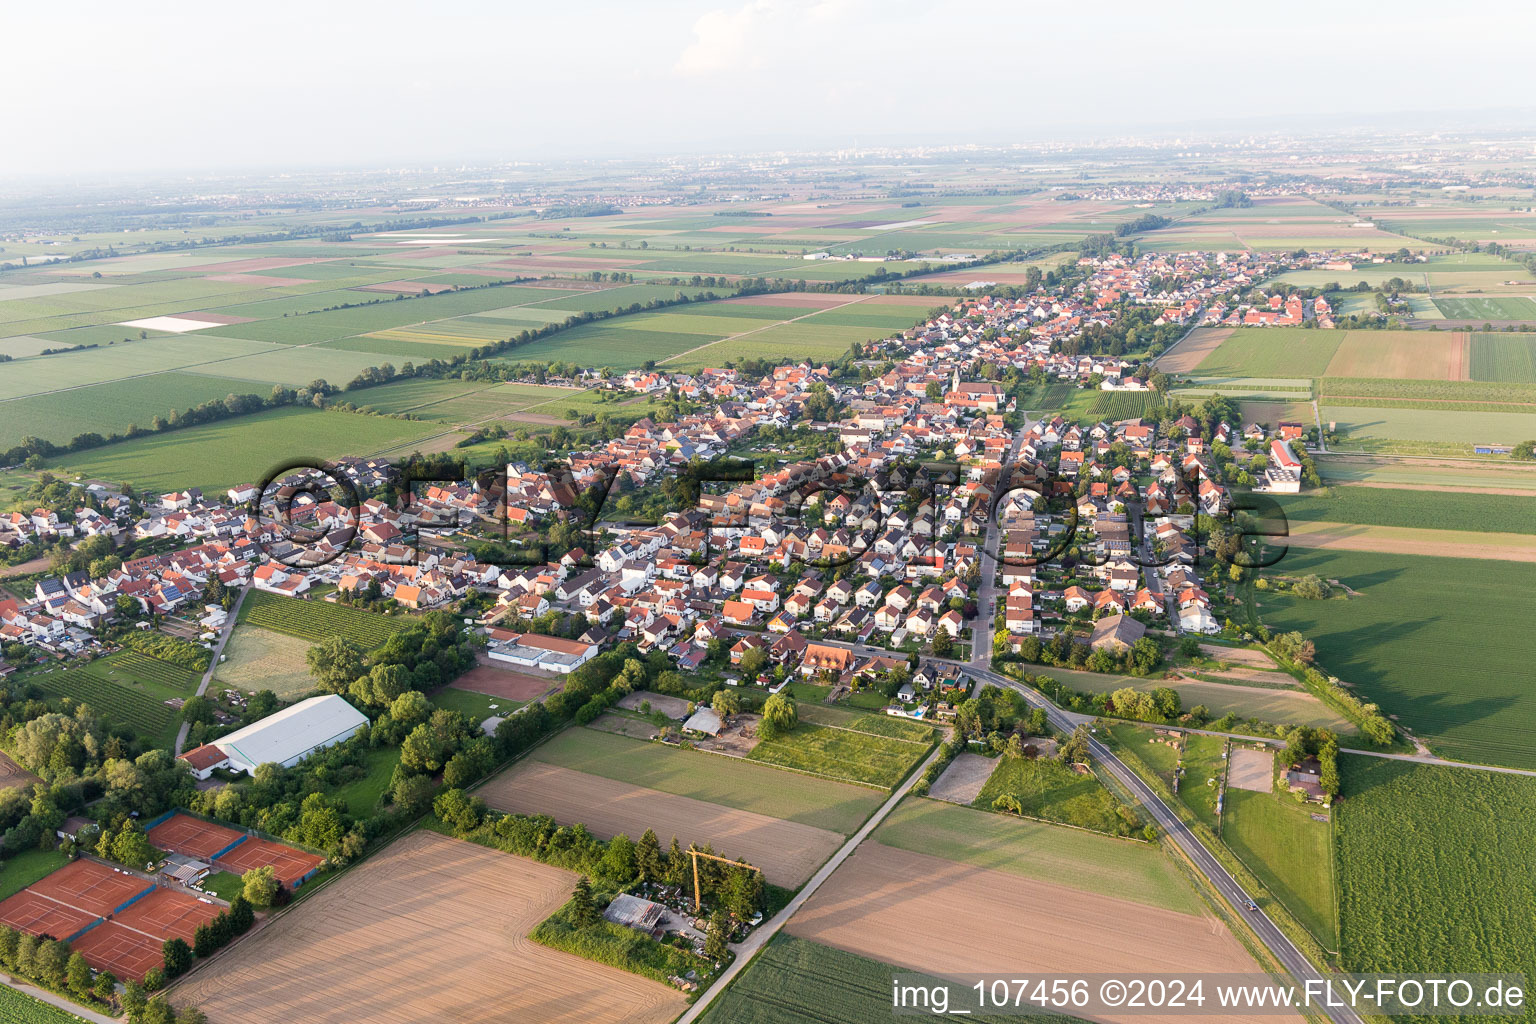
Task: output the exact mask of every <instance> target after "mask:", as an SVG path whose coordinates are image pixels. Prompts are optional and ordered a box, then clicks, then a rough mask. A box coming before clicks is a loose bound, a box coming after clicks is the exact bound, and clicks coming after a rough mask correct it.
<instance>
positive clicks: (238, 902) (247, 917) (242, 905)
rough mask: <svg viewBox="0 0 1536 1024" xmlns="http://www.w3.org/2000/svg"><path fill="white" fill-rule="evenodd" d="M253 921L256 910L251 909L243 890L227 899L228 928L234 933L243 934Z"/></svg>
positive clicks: (249, 928) (254, 921)
mask: <svg viewBox="0 0 1536 1024" xmlns="http://www.w3.org/2000/svg"><path fill="white" fill-rule="evenodd" d="M255 923H256V912H255V911H254V910H252V909H251V901H250V900H248V899H246V898H245V894H244V893H243V892H242V893H239V894H237V895H236V896H235V898H234V899H232V900H230V901H229V930H230V931H231V932H233V933H234V934H235V935H244V934H245V933H246V932H248V931H250V930H251V925H253V924H255Z"/></svg>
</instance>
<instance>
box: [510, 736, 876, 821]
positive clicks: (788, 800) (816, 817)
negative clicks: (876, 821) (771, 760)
mask: <svg viewBox="0 0 1536 1024" xmlns="http://www.w3.org/2000/svg"><path fill="white" fill-rule="evenodd" d="M531 757H532V758H533V760H536V761H542V762H544V763H546V764H553V765H559V766H561V767H564V768H574V769H576V770H578V771H583V772H590V773H591V774H593V775H601V776H603V777H604V778H608V779H617V780H618V781H620V782H627V783H630V784H632V785H636V786H644V787H646V788H647V789H656V790H660V791H662V792H663V793H672V794H675V795H677V796H686V797H691V798H693V799H695V800H702V801H704V802H705V803H711V804H718V805H720V806H723V807H734V808H736V809H737V810H743V811H752V812H754V813H757V814H762V815H765V816H767V817H770V818H779V819H782V820H784V821H795V822H799V823H800V824H802V825H810V826H812V827H813V828H821V829H826V830H828V831H831V832H840V833H842V834H843V835H848V834H849V833H851V832H853V831H854V830H855V829H856V828H858V826H859V825H860V824H861V823H863V821H864V819H866V818H868V817H869V816H870V814H872V813H873V812H874V810H875V808H876V807H878V806H880V804H881V802H882V801H883V799H884V798H883V797H882V796H881V794H880V793H878V792H876V791H874V790H872V789H869V788H868V787H865V786H852V785H848V784H847V783H842V782H831V781H828V780H825V779H817V778H812V777H811V776H808V775H799V774H796V773H794V772H782V771H777V770H775V769H773V768H770V767H768V766H767V765H763V764H757V763H754V762H752V761H747V760H744V759H741V758H732V757H725V756H723V755H719V754H708V753H705V752H703V751H693V750H679V749H677V748H675V747H667V746H663V745H661V744H659V743H646V742H644V741H642V740H634V739H630V738H628V737H625V736H616V735H614V734H612V733H606V732H600V731H598V730H596V729H584V728H574V729H567V730H566V731H565V732H563V733H561V734H560V735H558V736H556V737H555V738H554V739H552V740H550V741H549V742H548V743H544V744H542V745H541V746H539V747H538V749H537V750H535V751H534V752H533V754H532V755H531Z"/></svg>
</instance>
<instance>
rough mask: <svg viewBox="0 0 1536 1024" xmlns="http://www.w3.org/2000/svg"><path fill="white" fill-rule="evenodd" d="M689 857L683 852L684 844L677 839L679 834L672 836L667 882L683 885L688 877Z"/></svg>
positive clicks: (668, 857)
mask: <svg viewBox="0 0 1536 1024" xmlns="http://www.w3.org/2000/svg"><path fill="white" fill-rule="evenodd" d="M688 861H689V858H688V857H687V856H686V855H685V854H684V853H683V846H682V844H681V843H679V842H678V841H677V836H673V837H672V845H671V847H669V848H668V849H667V884H668V885H682V884H683V880H684V879H686V878H687V877H688V867H689V864H688Z"/></svg>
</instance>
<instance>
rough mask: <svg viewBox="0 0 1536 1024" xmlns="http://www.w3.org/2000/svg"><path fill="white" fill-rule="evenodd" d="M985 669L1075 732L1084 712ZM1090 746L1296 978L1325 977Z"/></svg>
mask: <svg viewBox="0 0 1536 1024" xmlns="http://www.w3.org/2000/svg"><path fill="white" fill-rule="evenodd" d="M981 675H982V676H983V677H984V678H985V679H986V681H987V682H990V683H995V684H996V685H998V686H1007V687H1009V688H1011V689H1014V690H1017V691H1018V692H1019V693H1021V694H1023V695H1024V699H1025V700H1027V701H1028V702H1029V703H1030V704H1032V705H1034V706H1035V707H1040V708H1044V709H1045V712H1046V715H1047V716H1048V717H1049V718H1050V720H1051V724H1052V725H1053V726H1055V727H1056V728H1057V729H1061V730H1063V731H1065V732H1071V731H1072V730H1073V729H1074V728H1075V727H1076V726H1077V724H1078V721H1079V720H1080V717H1081V716H1069V715H1067V714H1065V713H1064V712H1062V710H1061V709H1060V708H1058V707H1057V706H1056V705H1055V704H1052V703H1051V702H1050V701H1049V700H1047V699H1045V698H1044V697H1042V696H1041V695H1040V694H1038V693H1036V692H1035V691H1034V690H1032V689H1030V688H1029V687H1027V686H1025V685H1024V684H1023V683H1019V682H1015V681H1014V680H1012V679H1009V678H1008V677H1006V676H1002V675H999V674H997V673H996V672H992V671H990V670H989V671H986V672H983V673H981ZM1088 747H1089V750H1090V752H1091V753H1092V754H1093V757H1094V759H1095V760H1097V761H1098V762H1099V763H1100V764H1102V765H1103V766H1104V768H1105V769H1106V770H1107V771H1109V773H1110V774H1112V775H1113V776H1114V777H1115V778H1116V779H1118V780H1120V782H1121V783H1122V784H1123V785H1124V786H1125V787H1126V788H1127V789H1129V790H1130V791H1131V792H1132V793H1134V794H1135V795H1136V799H1137V800H1139V801H1140V802H1141V803H1142V804H1143V805H1144V806H1145V807H1146V808H1147V811H1148V813H1150V814H1151V815H1152V817H1153V820H1155V821H1156V822H1157V824H1158V825H1159V826H1161V827H1162V829H1163V830H1164V831H1166V832H1167V833H1168V836H1169V838H1171V839H1172V840H1173V841H1174V842H1176V843H1178V844H1179V848H1180V849H1182V850H1183V851H1184V853H1185V854H1186V855H1187V856H1188V857H1189V859H1190V860H1191V861H1192V862H1193V863H1194V864H1195V866H1196V867H1197V868H1198V869H1199V870H1200V873H1201V874H1203V875H1205V877H1206V878H1207V879H1208V880H1209V881H1210V883H1211V885H1212V886H1213V887H1214V888H1215V889H1216V891H1217V892H1219V893H1221V895H1222V897H1223V898H1224V899H1226V900H1227V901H1228V902H1230V903H1231V904H1232V906H1233V908H1234V912H1235V913H1238V914H1241V915H1243V916H1244V917H1245V918H1246V919H1247V921H1248V924H1249V926H1250V927H1252V928H1253V931H1254V933H1255V934H1256V935H1258V937H1259V940H1260V941H1262V942H1263V943H1264V945H1265V946H1266V947H1267V948H1268V949H1269V951H1270V953H1271V955H1273V956H1274V958H1275V959H1276V960H1277V961H1279V963H1280V964H1281V965H1282V966H1283V967H1284V968H1285V969H1286V970H1287V971H1289V972H1290V973H1291V975H1292V976H1293V977H1294V978H1295V979H1296V980H1297V981H1298V982H1300V983H1302V984H1305V983H1306V982H1307V981H1308V980H1309V979H1312V978H1322V977H1324V975H1323V974H1322V972H1321V971H1319V970H1318V969H1317V968H1316V967H1315V966H1313V964H1312V962H1311V961H1310V960H1308V959H1307V958H1306V957H1305V956H1304V955H1303V954H1302V952H1301V950H1299V949H1297V948H1296V946H1295V944H1294V943H1292V942H1291V940H1290V939H1288V938H1287V937H1286V935H1285V933H1284V932H1282V931H1281V930H1280V929H1279V928H1277V927H1275V923H1274V922H1273V921H1271V920H1270V919H1269V917H1268V915H1266V914H1265V913H1264V912H1263V911H1261V910H1260V911H1249V910H1244V909H1242V908H1243V907H1245V906H1247V904H1248V901H1249V896H1248V893H1247V892H1246V891H1245V890H1244V889H1243V887H1242V886H1240V885H1238V884H1237V881H1236V879H1234V878H1233V877H1232V876H1231V875H1230V874H1228V873H1227V869H1226V868H1224V867H1222V866H1221V864H1220V863H1219V862H1218V861H1217V860H1216V858H1215V857H1213V856H1212V855H1211V852H1210V850H1208V849H1206V847H1205V844H1204V843H1202V842H1201V841H1200V839H1199V838H1198V837H1197V836H1196V835H1195V834H1194V833H1193V832H1191V831H1190V830H1189V827H1188V826H1187V825H1185V824H1184V822H1183V821H1182V820H1181V819H1180V818H1179V816H1178V815H1177V814H1174V813H1173V811H1172V810H1170V809H1169V807H1168V805H1167V804H1165V803H1163V800H1162V798H1161V797H1159V796H1158V795H1157V793H1155V792H1153V790H1152V789H1151V788H1150V787H1149V786H1148V785H1147V784H1146V783H1144V782H1142V781H1141V777H1140V776H1138V775H1137V774H1136V773H1135V772H1133V771H1131V770H1130V769H1129V768H1127V767H1126V766H1125V764H1124V762H1122V761H1121V760H1120V759H1119V758H1118V757H1116V756H1115V753H1114V751H1112V750H1110V749H1109V748H1108V747H1106V746H1104V744H1102V743H1100V742H1099V741H1098V740H1097V739H1090V740H1089V742H1088ZM1328 1016H1329V1018H1330V1019H1332V1020H1333V1021H1335V1022H1336V1024H1362V1021H1361V1018H1360V1017H1359V1015H1358V1014H1356V1013H1355V1012H1354V1011H1353V1010H1351V1009H1348V1008H1347V1007H1338V1008H1332V1009H1330V1010H1329V1011H1328Z"/></svg>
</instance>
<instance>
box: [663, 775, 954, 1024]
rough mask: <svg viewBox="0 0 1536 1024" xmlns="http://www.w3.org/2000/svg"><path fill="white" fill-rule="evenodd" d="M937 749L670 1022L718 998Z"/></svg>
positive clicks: (685, 1021) (692, 1015)
mask: <svg viewBox="0 0 1536 1024" xmlns="http://www.w3.org/2000/svg"><path fill="white" fill-rule="evenodd" d="M940 751H941V748H939V747H935V748H934V749H933V751H932V752H931V753H929V755H928V756H927V757H926V758H924V759H923V763H922V764H920V765H918V766H917V768H916V770H914V771H913V772H912V773H911V774H910V775H908V776H907V779H906V781H905V782H903V783H902V784H901V785H899V786H897V787H896V789H895V791H894V792H893V793H891V798H890V799H889V800H887V801H886V802H885V803H883V804H881V805H880V809H879V810H878V811H876V812H875V813H874V814H872V815H870V817H869V820H868V821H866V822H865V823H864V824H863V826H862V827H860V829H859V830H858V831H857V832H855V833H854V834H853V835H851V836H849V837H848V841H847V842H846V843H844V844H843V845H842V846H840V847H839V848H838V850H837V852H836V853H834V854H833V855H832V856H831V858H830V859H829V860H828V861H827V862H826V863H825V864H823V865H822V866H821V870H820V871H818V872H816V873H815V874H814V875H812V876H811V880H810V881H809V882H806V883H805V887H804V888H803V889H801V890H800V891H799V892H798V893H797V894H796V895H795V898H794V899H792V900H790V901H789V905H788V906H786V907H785V908H784V909H783V910H781V911H779V912H778V913H777V914H775V915H773V917H771V918H770V919H768V920H767V921H764V922H763V923H762V924H761V925H759V926H758V929H757V931H755V932H753V933H752V934H751V935H749V936H747V939H746V941H745V942H742V943H739V944H738V945H736V946H734V947H732V948H733V949H735V951H736V959H735V960H734V961H732V962H731V966H729V967H727V968H726V969H725V972H724V973H723V974H721V975H720V977H718V978H716V979H715V983H714V984H713V985H711V986H709V988H707V989H705V990H704V992H703V993H702V994H700V996H699V998H698V999H697V1000H696V1001H695V1002H694V1004H693V1005H692V1006H690V1007H689V1008H688V1012H687V1013H685V1014H683V1015H682V1016H681V1017H679V1018H677V1020H676V1021H675V1022H674V1024H692V1022H693V1021H695V1020H698V1019H699V1016H700V1015H701V1014H703V1012H704V1011H705V1009H707V1008H708V1007H709V1004H710V1003H711V1002H713V1001H714V1000H715V999H716V998H718V997H719V995H720V993H722V992H724V991H725V989H726V986H728V985H730V983H731V980H732V979H733V978H735V977H736V975H738V974H740V973H741V972H742V971H743V970H745V969H746V966H747V964H748V963H749V962H750V961H751V959H752V958H753V957H754V956H756V955H757V953H758V951H759V950H760V949H762V948H763V947H764V946H766V945H767V944H768V940H769V939H771V938H773V937H774V936H775V935H777V934H778V933H779V930H780V929H782V928H783V927H784V926H785V925H786V924H788V923H789V919H790V918H791V917H794V916H795V912H796V911H798V910H799V909H800V907H801V906H803V905H804V903H805V901H806V900H808V899H810V898H811V896H812V894H814V893H815V892H816V890H817V889H819V888H821V886H822V884H823V883H824V882H826V880H827V879H828V878H831V877H832V872H834V871H836V870H837V869H838V867H839V866H840V865H841V864H842V863H843V861H845V860H847V859H848V857H849V856H850V855H851V854H852V853H853V851H854V850H856V849H858V846H859V844H860V843H862V842H863V841H864V840H865V839H867V838H868V837H869V834H870V833H871V832H873V831H874V830H875V827H876V826H878V825H879V824H880V823H881V822H882V821H884V820H885V819H886V816H887V815H889V814H890V813H891V812H892V811H894V810H895V809H896V805H897V804H899V803H901V801H902V799H903V798H905V797H906V795H907V794H908V793H909V792H911V790H912V787H913V786H914V785H916V784H917V780H918V779H920V778H922V776H923V772H925V771H927V770H928V766H929V765H930V764H932V763H933V762H934V760H935V759H936V758H937V757H938V756H939V753H940Z"/></svg>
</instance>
